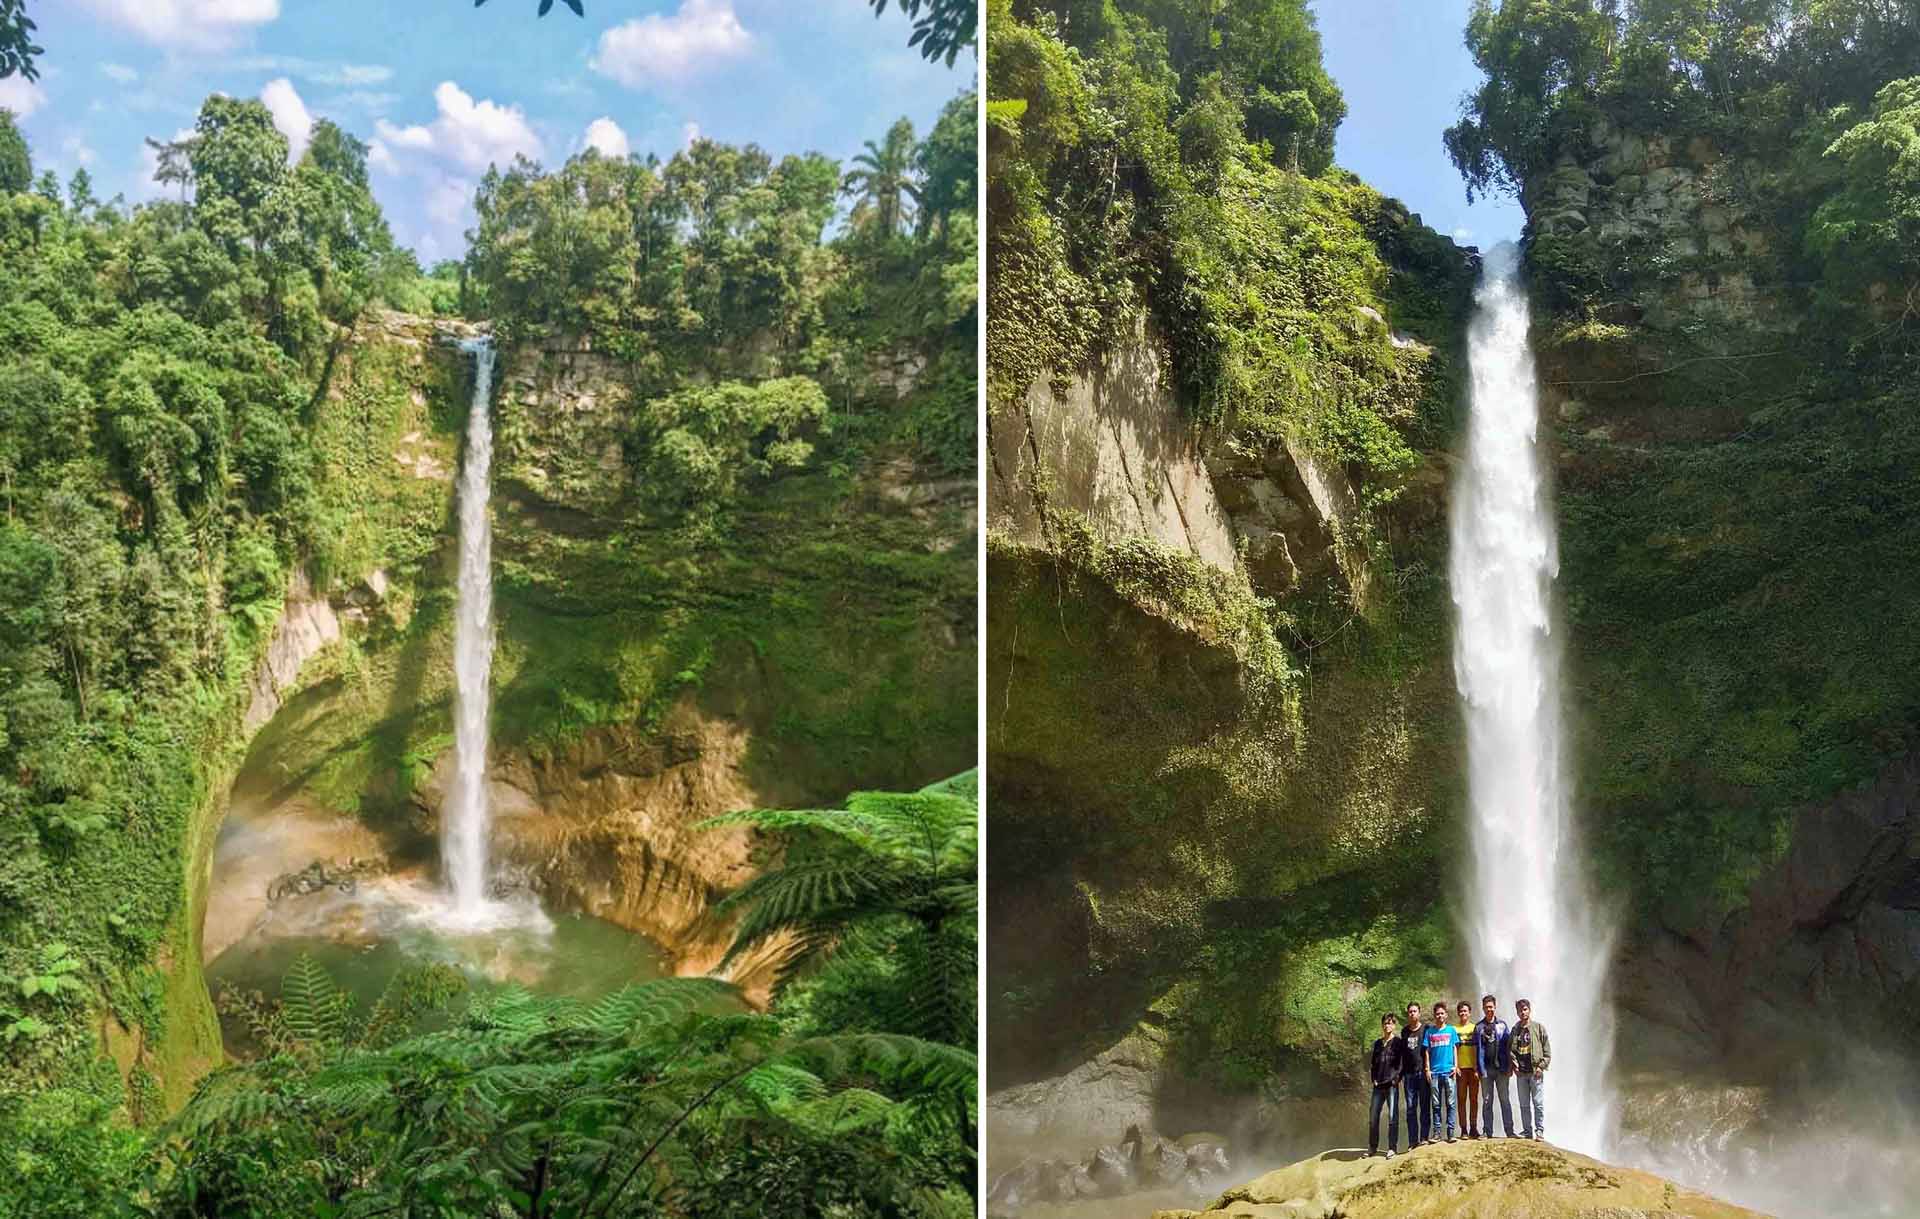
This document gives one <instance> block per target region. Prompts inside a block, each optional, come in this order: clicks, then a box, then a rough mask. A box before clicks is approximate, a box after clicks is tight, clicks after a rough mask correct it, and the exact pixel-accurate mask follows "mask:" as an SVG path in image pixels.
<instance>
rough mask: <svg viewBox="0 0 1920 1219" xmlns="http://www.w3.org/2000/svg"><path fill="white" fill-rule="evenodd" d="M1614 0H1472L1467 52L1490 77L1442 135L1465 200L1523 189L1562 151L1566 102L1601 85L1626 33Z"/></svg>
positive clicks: (1590, 92) (1468, 20) (1589, 93)
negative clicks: (1501, 0)
mask: <svg viewBox="0 0 1920 1219" xmlns="http://www.w3.org/2000/svg"><path fill="white" fill-rule="evenodd" d="M1616 9H1617V5H1616V4H1614V3H1613V2H1612V0H1534V2H1533V3H1528V4H1502V5H1500V6H1499V7H1497V8H1496V7H1495V6H1494V5H1493V3H1492V0H1474V5H1473V12H1472V14H1471V15H1470V16H1469V17H1468V18H1467V35H1466V37H1467V50H1468V51H1469V52H1470V53H1471V54H1472V55H1473V62H1474V63H1476V64H1478V65H1479V67H1480V70H1481V71H1483V72H1485V73H1486V74H1487V79H1486V82H1485V83H1484V84H1482V85H1481V86H1480V88H1479V89H1478V90H1476V91H1475V92H1474V93H1473V94H1472V95H1470V96H1469V97H1468V98H1467V100H1466V102H1465V106H1464V109H1465V113H1464V114H1463V115H1462V116H1461V119H1460V121H1459V122H1458V123H1455V124H1454V125H1453V126H1452V127H1450V128H1448V129H1447V131H1446V134H1445V136H1444V137H1443V138H1444V140H1445V142H1446V147H1447V155H1448V156H1450V157H1451V158H1452V159H1453V163H1454V165H1455V166H1457V167H1458V168H1459V170H1460V173H1461V174H1462V176H1464V177H1465V178H1466V180H1467V198H1468V199H1469V200H1471V199H1473V198H1474V197H1475V196H1476V195H1479V196H1484V195H1489V194H1492V193H1494V192H1504V193H1512V194H1517V193H1519V191H1520V189H1521V187H1522V186H1523V185H1524V183H1525V181H1526V179H1527V177H1528V176H1529V175H1531V174H1532V173H1533V172H1535V170H1537V169H1538V168H1540V167H1541V166H1543V165H1546V164H1550V163H1551V162H1552V159H1553V157H1554V156H1555V155H1556V152H1557V143H1556V133H1557V131H1558V128H1557V127H1556V125H1555V120H1556V119H1557V118H1558V117H1559V115H1560V112H1561V109H1562V106H1561V103H1562V99H1563V98H1565V97H1573V98H1576V99H1578V98H1584V97H1589V96H1591V95H1593V94H1594V93H1595V92H1596V91H1597V90H1598V88H1599V85H1600V81H1601V78H1602V75H1603V73H1604V72H1605V71H1606V69H1607V67H1608V65H1609V63H1610V62H1611V59H1612V54H1613V51H1614V48H1615V47H1616V46H1617V45H1618V44H1619V40H1620V36H1621V25H1620V18H1619V16H1618V14H1617V11H1616Z"/></svg>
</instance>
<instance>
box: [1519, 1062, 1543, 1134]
mask: <svg viewBox="0 0 1920 1219" xmlns="http://www.w3.org/2000/svg"><path fill="white" fill-rule="evenodd" d="M1518 1074H1519V1076H1520V1121H1521V1122H1522V1124H1523V1126H1524V1133H1525V1134H1526V1136H1527V1137H1528V1138H1532V1137H1533V1136H1534V1135H1536V1134H1537V1135H1539V1136H1540V1137H1541V1138H1543V1139H1544V1138H1546V1137H1547V1098H1546V1090H1547V1088H1546V1084H1547V1079H1546V1076H1544V1075H1535V1074H1533V1073H1531V1072H1528V1071H1521V1072H1518Z"/></svg>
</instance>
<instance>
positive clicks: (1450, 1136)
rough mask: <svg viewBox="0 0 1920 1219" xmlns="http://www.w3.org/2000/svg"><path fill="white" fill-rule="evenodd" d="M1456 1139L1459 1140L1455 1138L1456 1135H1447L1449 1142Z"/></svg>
mask: <svg viewBox="0 0 1920 1219" xmlns="http://www.w3.org/2000/svg"><path fill="white" fill-rule="evenodd" d="M1456 1141H1457V1140H1456V1139H1455V1138H1454V1137H1453V1136H1452V1135H1448V1136H1447V1142H1449V1143H1452V1142H1456Z"/></svg>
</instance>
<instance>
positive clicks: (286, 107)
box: [260, 76, 313, 162]
mask: <svg viewBox="0 0 1920 1219" xmlns="http://www.w3.org/2000/svg"><path fill="white" fill-rule="evenodd" d="M260 100H261V101H262V102H265V103H266V106H267V110H268V111H269V112H270V113H271V114H272V115H273V125H274V126H275V127H278V128H279V129H280V134H281V135H284V136H286V137H287V160H288V161H289V162H293V161H298V160H299V159H300V154H302V153H304V152H306V150H307V141H309V140H311V139H312V138H313V112H312V111H310V110H308V109H307V103H306V102H304V101H302V100H300V93H299V90H297V89H295V88H294V87H293V82H292V81H290V80H288V79H287V78H286V77H284V76H282V77H281V78H280V79H278V80H270V81H268V82H267V87H266V88H264V89H262V90H260Z"/></svg>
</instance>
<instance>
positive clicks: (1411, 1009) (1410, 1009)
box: [1407, 1003, 1420, 1026]
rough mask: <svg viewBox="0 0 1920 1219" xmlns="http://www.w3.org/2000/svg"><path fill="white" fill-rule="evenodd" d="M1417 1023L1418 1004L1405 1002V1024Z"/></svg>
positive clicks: (1418, 1014)
mask: <svg viewBox="0 0 1920 1219" xmlns="http://www.w3.org/2000/svg"><path fill="white" fill-rule="evenodd" d="M1418 1023H1420V1005H1419V1004H1418V1003H1409V1004H1407V1024H1408V1025H1409V1026H1411V1025H1415V1024H1418Z"/></svg>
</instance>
